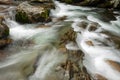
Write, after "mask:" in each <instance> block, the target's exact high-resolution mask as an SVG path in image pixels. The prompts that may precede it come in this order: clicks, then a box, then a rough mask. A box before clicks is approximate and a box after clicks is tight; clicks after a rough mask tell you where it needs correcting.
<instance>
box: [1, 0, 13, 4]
mask: <svg viewBox="0 0 120 80" xmlns="http://www.w3.org/2000/svg"><path fill="white" fill-rule="evenodd" d="M0 4H6V5H9V4H12V0H0Z"/></svg>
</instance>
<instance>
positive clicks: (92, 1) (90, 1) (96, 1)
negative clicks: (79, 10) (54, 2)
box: [58, 0, 120, 9]
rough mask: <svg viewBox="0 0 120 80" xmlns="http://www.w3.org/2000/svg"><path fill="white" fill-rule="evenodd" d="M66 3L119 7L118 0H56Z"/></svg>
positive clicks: (119, 2)
mask: <svg viewBox="0 0 120 80" xmlns="http://www.w3.org/2000/svg"><path fill="white" fill-rule="evenodd" d="M58 1H61V2H65V3H68V4H73V5H78V6H94V7H102V8H117V9H120V1H119V0H58Z"/></svg>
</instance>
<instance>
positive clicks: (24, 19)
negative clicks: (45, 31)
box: [15, 0, 54, 23]
mask: <svg viewBox="0 0 120 80" xmlns="http://www.w3.org/2000/svg"><path fill="white" fill-rule="evenodd" d="M52 8H54V4H53V3H52V1H51V2H46V1H44V0H43V1H40V2H36V1H35V0H34V1H33V0H32V1H31V2H23V3H21V4H20V5H19V6H18V7H17V11H16V16H15V17H16V21H18V22H20V23H36V22H49V21H50V20H51V19H50V16H49V13H50V9H52Z"/></svg>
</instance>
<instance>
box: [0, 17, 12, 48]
mask: <svg viewBox="0 0 120 80" xmlns="http://www.w3.org/2000/svg"><path fill="white" fill-rule="evenodd" d="M3 21H4V17H0V47H1V48H2V47H4V46H6V45H8V44H10V43H11V39H9V38H8V36H9V28H8V26H7V25H6V24H5V23H4V22H3Z"/></svg>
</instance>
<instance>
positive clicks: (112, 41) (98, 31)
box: [0, 1, 120, 80]
mask: <svg viewBox="0 0 120 80" xmlns="http://www.w3.org/2000/svg"><path fill="white" fill-rule="evenodd" d="M54 3H55V5H56V8H55V9H52V10H51V16H52V17H53V20H52V22H49V23H46V24H45V25H46V26H47V27H38V26H39V25H42V23H37V24H19V23H17V22H16V21H15V20H14V19H13V18H14V16H13V15H12V14H13V13H12V12H11V13H10V14H11V15H12V16H13V17H12V18H11V19H6V21H5V23H6V24H7V25H8V26H9V28H10V37H11V39H12V40H13V42H12V43H11V44H10V45H9V46H8V47H7V48H6V49H5V50H4V53H5V54H6V56H5V57H4V58H3V59H1V60H0V80H120V42H119V41H120V14H119V11H114V12H113V13H114V14H118V15H114V14H113V15H114V16H113V17H112V16H111V15H110V14H109V12H108V11H107V10H106V9H102V8H88V7H80V6H73V5H68V4H64V3H60V2H57V1H54ZM10 9H13V8H10ZM60 17H64V18H65V19H64V20H57V18H60ZM68 28H71V29H72V30H73V32H74V33H75V34H76V37H75V41H73V40H68V41H66V42H65V43H64V45H65V50H66V49H67V52H68V53H67V52H66V51H65V50H64V49H63V48H61V47H59V41H60V39H59V38H60V37H61V35H62V33H63V32H64V31H66V30H67V29H68ZM62 36H63V37H65V35H62ZM69 36H72V34H69ZM68 39H69V38H68ZM71 50H73V51H76V52H77V51H80V53H79V52H78V53H76V54H77V55H81V53H83V55H84V56H83V58H82V59H83V60H82V62H81V61H80V60H79V59H78V61H77V66H78V67H80V66H84V67H85V68H86V74H88V76H90V78H89V79H87V78H86V79H85V78H84V79H76V78H74V77H73V76H75V75H74V74H73V75H72V76H71V75H70V74H72V73H71V72H70V71H69V68H68V69H67V68H66V70H64V69H61V67H60V65H61V64H63V63H66V61H67V60H71V59H72V60H73V61H75V60H74V59H76V58H75V57H74V56H70V55H69V51H71ZM79 58H80V57H79ZM68 64H69V61H68ZM70 64H72V63H70ZM99 77H100V78H99Z"/></svg>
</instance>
